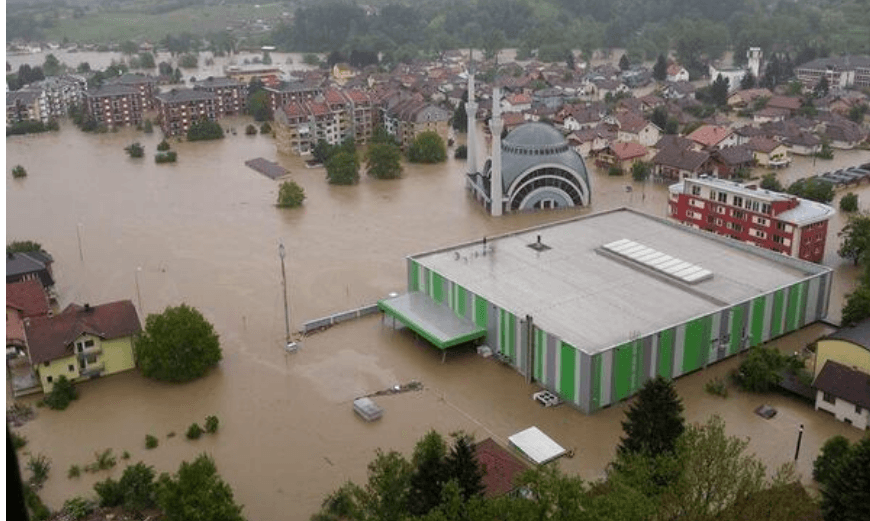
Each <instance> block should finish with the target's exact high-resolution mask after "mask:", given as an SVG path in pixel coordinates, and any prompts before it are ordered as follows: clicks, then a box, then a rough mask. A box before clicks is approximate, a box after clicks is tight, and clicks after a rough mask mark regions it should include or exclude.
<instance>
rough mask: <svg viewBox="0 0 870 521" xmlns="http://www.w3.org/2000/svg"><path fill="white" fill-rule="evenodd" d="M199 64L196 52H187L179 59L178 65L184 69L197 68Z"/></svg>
mask: <svg viewBox="0 0 870 521" xmlns="http://www.w3.org/2000/svg"><path fill="white" fill-rule="evenodd" d="M198 64H199V60H198V59H197V57H196V55H195V54H189V53H188V54H185V55H183V56H182V57H181V58H179V59H178V66H179V67H181V68H182V69H195V68H197V66H198Z"/></svg>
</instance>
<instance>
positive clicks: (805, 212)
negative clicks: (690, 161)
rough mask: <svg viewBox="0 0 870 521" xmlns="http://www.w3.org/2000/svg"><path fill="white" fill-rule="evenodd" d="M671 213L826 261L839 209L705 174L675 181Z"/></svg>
mask: <svg viewBox="0 0 870 521" xmlns="http://www.w3.org/2000/svg"><path fill="white" fill-rule="evenodd" d="M668 215H669V216H670V217H671V218H672V219H675V220H677V221H679V222H681V223H683V224H687V225H689V226H692V227H693V228H699V229H702V230H707V231H711V232H715V233H718V234H720V235H726V236H728V237H731V238H733V239H737V240H739V241H743V242H748V243H751V244H755V245H757V246H761V247H762V248H766V249H768V250H773V251H776V252H779V253H782V254H785V255H791V256H793V257H798V258H800V259H804V260H808V261H812V262H821V261H822V257H824V254H825V237H826V235H827V231H828V220H829V219H830V218H831V217H832V216H833V215H834V209H833V208H831V207H830V206H828V205H825V204H822V203H817V202H814V201H808V200H806V199H801V198H799V197H795V196H793V195H789V194H783V193H779V192H772V191H769V190H764V189H760V188H755V187H752V186H744V185H741V184H739V183H734V182H731V181H724V180H721V179H713V178H703V177H702V178H698V179H683V180H682V182H679V183H677V184H674V185H671V187H670V201H669V208H668Z"/></svg>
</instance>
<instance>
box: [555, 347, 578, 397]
mask: <svg viewBox="0 0 870 521" xmlns="http://www.w3.org/2000/svg"><path fill="white" fill-rule="evenodd" d="M559 349H560V350H561V364H560V365H561V367H560V368H559V369H560V372H559V394H560V395H562V398H563V399H565V400H567V401H571V402H574V401H576V400H577V396H576V391H577V390H576V389H575V386H574V372H575V371H576V370H577V351H576V350H575V349H574V347H573V346H571V345H570V344H566V343H565V342H560V343H559Z"/></svg>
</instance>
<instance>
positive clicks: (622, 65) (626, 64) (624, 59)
mask: <svg viewBox="0 0 870 521" xmlns="http://www.w3.org/2000/svg"><path fill="white" fill-rule="evenodd" d="M630 68H631V61H629V59H628V53H623V54H622V56H621V57H620V58H619V70H621V71H627V70H628V69H630Z"/></svg>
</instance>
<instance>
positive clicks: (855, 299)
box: [841, 261, 870, 327]
mask: <svg viewBox="0 0 870 521" xmlns="http://www.w3.org/2000/svg"><path fill="white" fill-rule="evenodd" d="M868 265H870V261H868ZM868 271H870V268H868ZM842 315H843V319H842V321H841V322H842V325H843V326H845V327H848V326H854V325H856V324H857V323H858V322H860V321H862V320H864V319H865V318H868V317H870V284H868V283H866V282H865V283H863V284H861V285H860V286H858V289H856V290H855V291H853V292H852V293H849V294H848V295H846V303H845V304H844V305H843V310H842Z"/></svg>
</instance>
